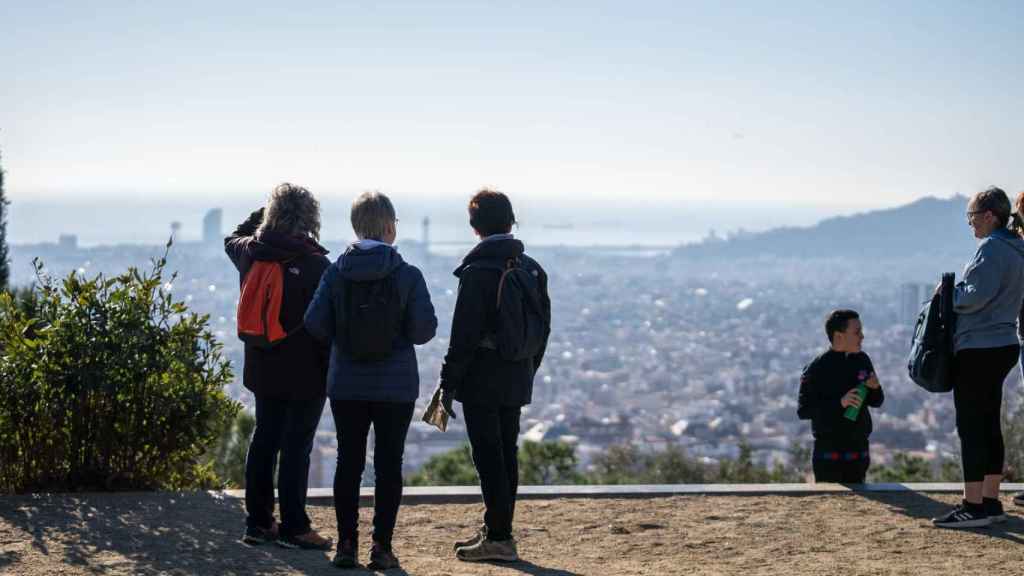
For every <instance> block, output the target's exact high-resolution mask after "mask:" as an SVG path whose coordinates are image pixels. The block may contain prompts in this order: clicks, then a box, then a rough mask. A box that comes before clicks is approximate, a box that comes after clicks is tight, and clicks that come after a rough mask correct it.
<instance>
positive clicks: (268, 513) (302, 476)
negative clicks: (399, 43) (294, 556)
mask: <svg viewBox="0 0 1024 576" xmlns="http://www.w3.org/2000/svg"><path fill="white" fill-rule="evenodd" d="M325 401H326V398H317V399H314V400H287V399H280V398H265V397H261V396H256V429H255V430H254V431H253V433H252V441H251V442H250V443H249V454H248V455H247V456H246V459H245V511H246V519H245V523H246V525H248V526H251V527H258V528H270V526H271V524H273V522H274V467H275V465H277V459H278V453H280V455H281V462H280V466H279V467H278V470H277V488H278V496H279V500H280V501H281V536H298V535H301V534H305V533H306V532H309V530H310V520H309V516H307V515H306V490H307V488H308V487H309V454H310V452H312V450H313V438H314V437H315V436H316V428H317V426H318V425H319V424H320V415H321V414H322V413H323V411H324V403H325Z"/></svg>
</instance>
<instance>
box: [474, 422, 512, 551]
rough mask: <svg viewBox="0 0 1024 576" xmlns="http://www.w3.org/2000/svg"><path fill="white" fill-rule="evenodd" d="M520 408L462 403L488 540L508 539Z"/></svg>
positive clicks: (510, 536) (510, 527)
mask: <svg viewBox="0 0 1024 576" xmlns="http://www.w3.org/2000/svg"><path fill="white" fill-rule="evenodd" d="M521 410H522V409H521V408H519V407H515V408H510V407H497V406H482V405H479V404H463V406H462V413H463V415H464V417H465V419H466V432H467V433H468V434H469V444H470V447H471V448H472V452H473V464H474V465H475V466H476V472H477V475H479V476H480V491H481V492H483V497H484V506H485V507H486V509H487V510H486V512H485V513H484V524H486V525H487V537H488V538H489V539H491V540H508V539H509V538H512V519H513V517H514V516H515V511H516V493H517V492H518V491H519V455H518V451H519V447H518V446H517V444H516V440H517V439H518V438H519V415H520V412H521Z"/></svg>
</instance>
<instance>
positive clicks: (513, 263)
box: [496, 258, 519, 308]
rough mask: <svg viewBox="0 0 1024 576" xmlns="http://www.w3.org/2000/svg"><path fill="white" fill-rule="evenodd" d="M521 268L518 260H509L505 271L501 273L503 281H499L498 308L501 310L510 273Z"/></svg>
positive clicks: (506, 262)
mask: <svg viewBox="0 0 1024 576" xmlns="http://www.w3.org/2000/svg"><path fill="white" fill-rule="evenodd" d="M518 267H519V259H518V258H509V259H508V260H506V261H505V269H504V270H503V271H502V272H501V279H500V280H498V302H497V306H496V307H497V308H501V292H502V290H504V288H505V279H506V278H508V275H509V273H510V272H512V271H513V270H515V269H516V268H518Z"/></svg>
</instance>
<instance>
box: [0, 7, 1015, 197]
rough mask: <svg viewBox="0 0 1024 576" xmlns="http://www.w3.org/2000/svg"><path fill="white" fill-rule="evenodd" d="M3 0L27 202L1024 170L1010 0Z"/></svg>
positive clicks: (14, 177) (744, 189) (20, 193)
mask: <svg viewBox="0 0 1024 576" xmlns="http://www.w3.org/2000/svg"><path fill="white" fill-rule="evenodd" d="M894 4H897V6H886V5H885V3H872V2H858V3H852V2H850V3H838V2H827V3H822V2H784V3H775V2H743V3H732V2H730V3H719V2H700V3H697V2H693V3H691V2H607V3H606V2H578V3H576V2H558V3H555V2H536V3H532V2H516V3H512V2H505V3H489V2H426V1H422V2H409V3H399V2H360V3H341V2H339V3H335V2H304V3H296V6H288V5H286V4H285V3H282V2H273V3H264V2H188V1H183V2H173V3H172V2H99V1H97V2H47V1H41V0H35V1H32V2H28V1H10V0H0V13H2V18H0V20H2V21H3V30H4V33H3V34H2V35H0V70H2V71H3V79H2V80H0V83H2V89H0V146H2V152H3V163H4V167H5V169H6V170H7V171H8V173H9V174H8V187H9V195H10V196H11V197H12V199H14V200H15V201H18V200H23V201H24V200H33V201H35V200H48V201H49V200H52V201H60V200H67V199H79V200H81V199H83V198H101V197H116V196H132V197H134V198H135V199H136V200H142V201H146V200H152V201H153V202H161V203H163V202H167V201H173V200H174V199H177V198H182V197H189V198H209V197H211V196H214V197H218V198H241V197H244V196H247V195H248V196H251V195H252V194H254V191H258V193H259V194H263V193H265V192H266V191H267V190H269V188H270V187H271V186H272V185H273V184H275V183H277V182H279V181H283V180H290V181H294V182H298V183H302V184H305V185H307V186H309V187H310V188H311V189H313V190H314V191H315V192H318V193H320V194H323V195H326V196H332V195H337V196H339V197H346V198H347V197H350V196H351V195H352V194H353V193H355V192H357V191H359V190H362V189H367V188H377V189H381V190H384V191H387V192H390V193H392V194H396V195H399V196H401V195H425V196H437V197H449V196H450V197H453V198H454V197H458V198H463V197H465V196H467V195H468V194H469V193H470V192H471V191H472V190H473V189H475V188H478V187H479V186H481V185H491V186H496V187H499V188H502V189H504V190H507V191H509V192H512V193H515V194H518V195H522V196H527V197H530V198H534V199H535V200H537V199H544V198H558V199H560V200H563V201H568V200H572V199H586V201H588V202H594V203H601V202H609V203H615V202H622V201H623V198H626V199H638V200H637V201H643V202H648V203H651V204H652V205H658V203H664V202H667V201H672V202H681V203H685V202H690V203H693V202H697V203H700V202H716V203H719V204H729V203H739V204H742V203H748V204H774V205H827V206H844V207H849V206H865V207H866V206H886V205H895V204H899V203H902V202H905V201H908V200H910V199H913V198H916V197H919V196H922V195H926V194H937V195H949V194H952V193H954V192H963V193H966V192H971V191H974V190H976V189H979V188H981V187H983V186H987V185H989V184H998V185H1001V186H1004V187H1006V188H1007V189H1008V190H1012V191H1017V190H1019V189H1022V188H1024V163H1022V162H1021V161H1020V153H1019V151H1020V149H1021V146H1020V144H1019V142H1020V140H1021V136H1022V134H1024V120H1022V118H1021V115H1020V110H1021V105H1022V103H1024V98H1022V96H1024V74H1022V72H1024V70H1022V65H1021V64H1020V61H1021V56H1022V55H1024V40H1022V35H1021V34H1020V25H1021V23H1022V22H1024V18H1022V17H1024V3H1020V2H1002V3H1001V2H972V3H966V2H963V3H960V2H956V3H953V2H899V3H894Z"/></svg>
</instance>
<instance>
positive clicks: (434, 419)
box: [423, 386, 448, 432]
mask: <svg viewBox="0 0 1024 576" xmlns="http://www.w3.org/2000/svg"><path fill="white" fill-rule="evenodd" d="M423 421H424V422H426V423H427V424H430V425H431V426H435V427H437V429H438V430H440V431H441V432H444V431H445V430H447V429H448V413H447V412H445V410H444V406H441V387H440V386H439V387H438V388H437V390H434V395H433V397H431V398H430V403H429V404H427V409H426V410H425V411H424V412H423Z"/></svg>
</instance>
